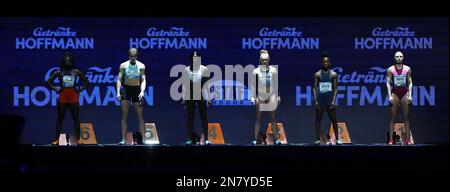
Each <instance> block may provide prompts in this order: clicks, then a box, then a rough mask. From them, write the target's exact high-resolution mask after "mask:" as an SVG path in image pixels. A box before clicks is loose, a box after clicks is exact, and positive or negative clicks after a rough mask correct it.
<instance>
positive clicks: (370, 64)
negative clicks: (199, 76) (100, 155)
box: [0, 18, 449, 144]
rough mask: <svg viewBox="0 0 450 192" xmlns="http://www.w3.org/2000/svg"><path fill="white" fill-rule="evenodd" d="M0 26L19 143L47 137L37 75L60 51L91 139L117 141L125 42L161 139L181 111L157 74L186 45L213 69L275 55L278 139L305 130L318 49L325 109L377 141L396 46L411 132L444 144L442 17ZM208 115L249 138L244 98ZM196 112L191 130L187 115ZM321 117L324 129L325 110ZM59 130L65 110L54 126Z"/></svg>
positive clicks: (49, 104)
mask: <svg viewBox="0 0 450 192" xmlns="http://www.w3.org/2000/svg"><path fill="white" fill-rule="evenodd" d="M0 29H1V36H0V58H1V60H0V62H1V63H0V65H1V68H0V74H1V76H0V85H1V86H0V87H1V88H2V89H1V90H2V91H1V92H0V101H1V103H0V104H1V106H0V112H1V113H14V114H21V115H24V116H25V117H26V120H27V122H26V127H25V129H24V131H23V135H22V142H23V143H37V144H43V143H48V142H49V141H50V140H51V139H52V137H53V135H54V129H55V122H56V107H55V105H56V99H57V95H56V93H54V92H53V93H52V92H50V91H49V90H47V89H46V88H45V87H44V85H43V83H44V81H45V80H46V78H47V77H48V75H49V74H50V73H51V71H52V70H54V68H55V67H58V66H59V59H60V58H61V56H62V54H63V53H64V52H67V51H70V52H72V53H73V54H74V56H75V63H76V65H77V67H78V68H79V69H81V70H82V71H84V73H85V74H86V75H87V76H88V78H89V79H90V81H91V86H90V87H89V88H88V89H87V91H86V92H83V93H82V95H81V98H80V100H81V101H80V102H81V104H82V107H81V112H80V119H81V121H82V122H91V123H93V125H94V128H95V132H96V136H97V140H98V142H100V143H116V142H118V141H119V140H120V115H121V114H120V107H119V105H118V104H119V103H118V102H116V101H115V99H114V98H115V80H114V78H115V77H116V76H117V73H118V69H119V65H120V63H122V62H124V61H126V60H127V59H128V56H127V51H128V49H129V48H130V47H137V48H139V51H140V55H139V58H138V60H139V61H141V62H143V63H144V64H146V67H147V70H146V75H147V85H148V86H149V88H148V89H147V92H146V103H145V105H144V112H145V114H144V118H145V121H146V122H155V123H156V126H157V128H158V133H159V138H160V140H161V142H162V143H167V144H179V143H182V142H184V140H185V137H186V134H187V130H186V114H185V113H186V112H185V111H184V110H183V108H182V106H181V105H180V103H179V102H177V101H173V100H172V99H171V97H170V94H169V88H170V85H171V84H172V83H173V82H174V81H175V80H177V78H175V77H170V76H169V74H170V69H171V67H172V66H174V65H177V64H185V65H186V64H188V56H189V54H190V53H191V52H192V51H193V50H198V51H199V52H200V53H201V54H202V62H203V64H205V65H209V64H215V65H219V66H220V67H221V68H222V69H223V70H224V68H225V65H243V66H245V65H249V64H252V65H257V64H258V58H259V50H260V49H263V48H265V49H268V50H269V53H270V56H271V64H272V65H278V69H279V78H280V79H279V82H280V94H281V105H280V106H279V109H278V115H277V116H278V119H279V121H280V122H282V123H283V124H284V127H285V129H286V133H287V139H288V141H289V142H291V143H302V142H312V141H313V140H314V117H315V116H314V107H313V106H312V105H311V102H312V101H311V93H312V92H311V90H310V88H311V84H312V81H313V74H314V72H316V71H317V70H319V69H320V63H321V55H320V53H321V52H322V51H327V52H329V54H330V57H331V63H332V68H334V69H335V70H336V71H337V72H338V73H339V74H340V76H339V86H340V88H339V96H338V107H337V116H338V120H339V121H345V122H347V125H348V128H349V134H350V137H351V139H352V141H353V142H355V143H376V142H379V143H381V142H384V141H385V139H386V130H387V126H388V118H389V115H388V110H389V108H388V106H387V103H386V87H385V83H384V80H385V79H384V78H385V74H386V69H387V68H388V67H389V66H391V65H392V64H393V55H394V53H395V51H398V50H400V51H402V52H403V53H404V55H405V63H406V64H407V65H409V66H411V68H412V78H413V83H414V90H413V95H414V98H413V99H414V101H413V107H412V109H411V119H412V120H411V128H412V130H413V135H414V137H415V140H416V142H419V143H448V127H449V126H448V125H449V121H448V118H447V116H448V106H449V105H448V96H449V91H448V85H449V84H448V82H449V78H448V70H449V67H448V66H449V60H448V35H449V33H448V18H0ZM223 75H224V74H223ZM400 112H401V111H399V116H398V121H401V120H402V118H401V115H400V114H401V113H400ZM208 116H209V122H219V123H221V124H222V129H223V133H224V137H225V140H226V142H227V143H235V144H248V143H249V141H250V138H251V134H252V129H253V123H254V119H255V116H254V107H251V106H247V105H245V103H244V105H241V103H234V105H233V103H231V104H230V103H220V102H217V103H216V105H215V106H213V107H212V108H210V109H208ZM196 118H197V120H196V122H195V123H196V124H195V125H196V130H197V132H200V121H199V120H198V118H199V115H198V113H197V115H196ZM135 119H136V117H135V113H134V112H133V111H132V110H131V113H130V116H129V127H130V131H136V130H137V129H136V127H137V122H136V120H135ZM264 120H265V123H267V122H268V120H269V118H268V115H266V116H265V118H264ZM265 123H263V125H264V124H265ZM323 126H324V127H328V121H327V120H326V119H325V120H324V123H323ZM262 127H264V126H262ZM70 130H72V120H71V118H70V115H69V114H66V120H65V123H64V129H63V131H64V132H70Z"/></svg>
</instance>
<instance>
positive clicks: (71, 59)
mask: <svg viewBox="0 0 450 192" xmlns="http://www.w3.org/2000/svg"><path fill="white" fill-rule="evenodd" d="M66 58H69V60H70V62H71V63H72V68H75V61H74V59H73V55H72V53H70V52H65V53H64V55H63V56H62V58H61V63H60V64H61V67H62V68H64V67H65V66H64V63H65V62H66Z"/></svg>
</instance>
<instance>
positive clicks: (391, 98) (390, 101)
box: [389, 95, 393, 103]
mask: <svg viewBox="0 0 450 192" xmlns="http://www.w3.org/2000/svg"><path fill="white" fill-rule="evenodd" d="M392 100H393V97H392V95H389V103H392Z"/></svg>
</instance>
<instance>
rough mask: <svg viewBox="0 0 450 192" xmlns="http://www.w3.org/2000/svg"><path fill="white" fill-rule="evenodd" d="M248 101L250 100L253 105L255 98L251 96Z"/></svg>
mask: <svg viewBox="0 0 450 192" xmlns="http://www.w3.org/2000/svg"><path fill="white" fill-rule="evenodd" d="M250 102H252V105H254V104H255V98H253V97H252V98H251V99H250Z"/></svg>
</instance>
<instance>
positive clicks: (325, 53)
mask: <svg viewBox="0 0 450 192" xmlns="http://www.w3.org/2000/svg"><path fill="white" fill-rule="evenodd" d="M324 57H330V56H329V55H328V52H326V51H324V52H322V58H324Z"/></svg>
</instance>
